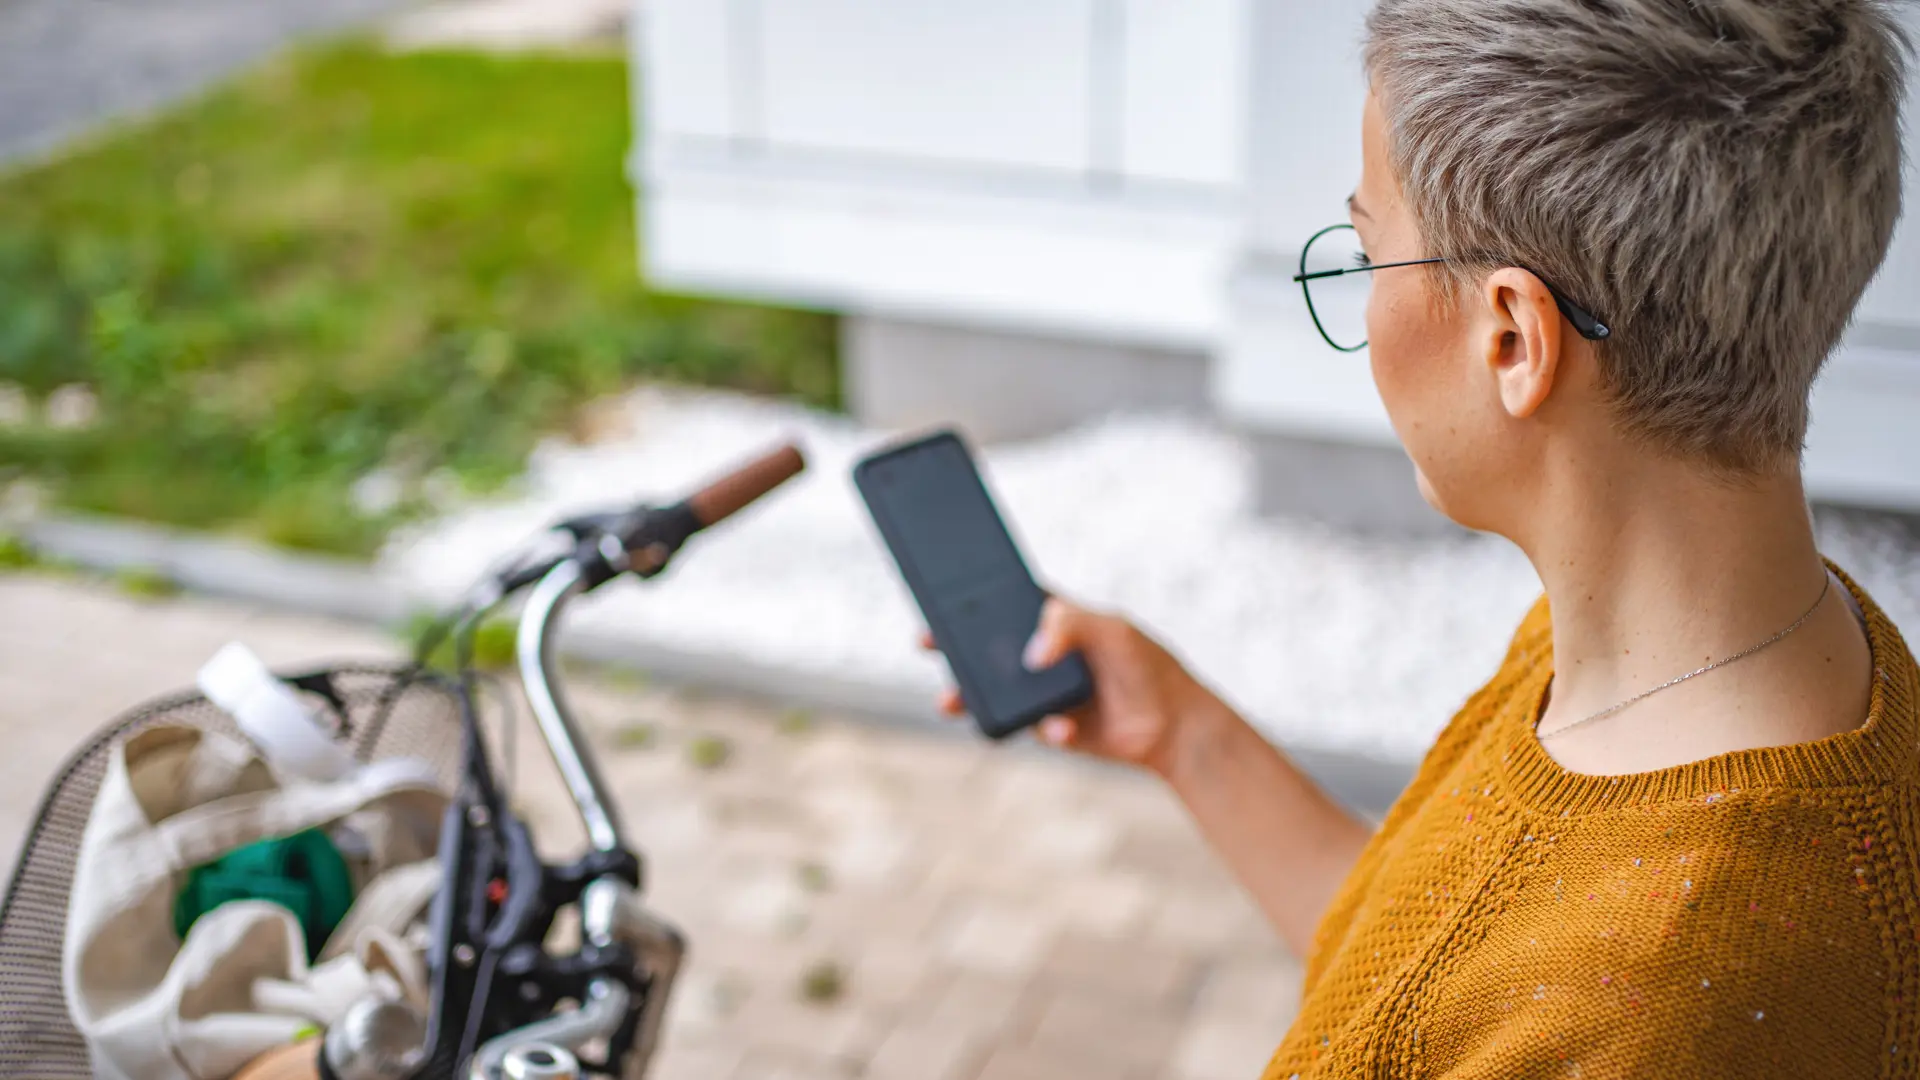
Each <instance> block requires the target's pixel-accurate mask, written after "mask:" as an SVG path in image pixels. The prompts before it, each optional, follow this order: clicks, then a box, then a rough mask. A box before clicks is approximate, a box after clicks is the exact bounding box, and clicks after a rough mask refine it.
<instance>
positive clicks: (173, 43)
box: [0, 0, 407, 164]
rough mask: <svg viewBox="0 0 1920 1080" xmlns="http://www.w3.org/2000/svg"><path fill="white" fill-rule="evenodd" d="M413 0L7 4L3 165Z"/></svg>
mask: <svg viewBox="0 0 1920 1080" xmlns="http://www.w3.org/2000/svg"><path fill="white" fill-rule="evenodd" d="M406 3H407V0H0V164H8V163H17V162H19V161H22V160H29V159H32V158H34V157H37V156H39V155H42V154H45V153H47V152H49V151H51V150H53V149H55V148H57V147H59V146H60V145H61V144H63V143H65V142H67V141H69V140H71V139H73V138H75V137H76V136H79V135H81V134H83V133H84V132H86V131H87V130H88V129H89V128H92V127H94V126H96V125H98V124H99V123H101V122H102V121H105V120H108V119H112V118H116V117H123V116H131V115H140V114H143V113H147V112H151V111H153V110H155V109H158V108H161V107H163V106H165V105H168V104H170V103H172V102H174V101H177V100H179V99H181V98H184V97H187V96H190V95H192V94H193V93H195V92H196V91H198V90H200V89H202V88H204V87H206V86H207V85H209V84H211V83H213V82H216V81H218V80H219V79H221V78H222V77H224V76H226V75H227V74H229V73H231V72H232V71H234V70H235V69H237V68H241V67H244V66H246V65H247V64H249V63H252V62H254V61H256V60H258V59H260V58H261V57H263V56H266V55H268V54H269V53H271V52H272V51H273V50H275V49H277V48H279V47H281V46H282V45H285V44H286V43H288V42H290V41H292V40H294V39H295V38H299V37H303V36H307V35H313V34H325V33H333V32H338V31H341V30H344V29H347V28H350V27H352V26H354V25H356V24H359V23H363V22H365V21H366V20H368V19H371V18H373V17H375V16H378V15H381V14H384V13H386V12H389V11H393V10H396V9H398V8H400V7H403V6H405V4H406Z"/></svg>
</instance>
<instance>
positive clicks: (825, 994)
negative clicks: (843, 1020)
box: [800, 960, 847, 1005]
mask: <svg viewBox="0 0 1920 1080" xmlns="http://www.w3.org/2000/svg"><path fill="white" fill-rule="evenodd" d="M846 992H847V973H846V970H845V969H844V968H842V967H841V966H840V965H839V964H838V963H836V962H834V961H832V960H820V961H817V962H815V963H813V964H810V965H808V967H807V969H806V970H805V971H803V972H801V973H800V999H801V1000H802V1001H805V1002H807V1003H809V1004H813V1005H830V1004H832V1003H833V1002H835V1001H838V1000H840V998H841V996H842V995H843V994H845V993H846Z"/></svg>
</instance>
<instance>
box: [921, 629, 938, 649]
mask: <svg viewBox="0 0 1920 1080" xmlns="http://www.w3.org/2000/svg"><path fill="white" fill-rule="evenodd" d="M920 647H921V648H923V649H925V650H927V651H928V652H933V651H936V650H938V649H939V648H940V646H938V645H935V644H934V643H933V631H931V630H922V631H920Z"/></svg>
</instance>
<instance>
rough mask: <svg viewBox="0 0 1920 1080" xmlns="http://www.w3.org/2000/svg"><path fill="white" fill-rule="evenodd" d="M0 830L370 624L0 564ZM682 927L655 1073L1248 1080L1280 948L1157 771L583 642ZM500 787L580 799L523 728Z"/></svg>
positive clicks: (14, 835) (584, 676)
mask: <svg viewBox="0 0 1920 1080" xmlns="http://www.w3.org/2000/svg"><path fill="white" fill-rule="evenodd" d="M0 615H3V616H4V617H0V745H5V746H6V748H7V753H6V754H4V755H0V855H3V856H4V857H5V858H6V859H7V860H8V865H11V859H12V857H13V854H14V853H15V851H16V850H17V845H18V842H19V838H20V835H21V831H22V830H23V828H24V827H25V824H26V820H27V817H28V815H29V814H31V812H32V807H33V804H34V802H35V800H36V799H37V797H38V794H39V791H40V788H41V786H42V784H44V782H45V780H46V778H47V777H48V776H49V775H50V774H51V773H52V771H53V769H54V768H55V767H56V766H57V764H58V762H59V761H60V760H61V758H62V757H63V756H64V755H65V754H66V753H67V752H68V751H69V750H70V749H71V748H72V747H73V746H74V745H75V744H76V743H78V742H79V741H80V740H81V739H82V738H83V737H84V736H85V734H86V733H87V732H88V731H90V730H91V729H93V728H94V727H96V726H98V725H100V724H103V723H104V722H106V720H108V719H109V718H110V717H112V716H113V715H114V714H115V713H117V712H119V711H120V710H122V709H124V708H126V707H128V706H130V705H133V704H135V703H138V702H140V701H142V700H144V699H146V698H149V697H152V696H154V695H157V694H161V693H166V692H170V691H172V690H176V689H179V688H181V687H183V686H186V685H188V684H190V683H191V681H192V677H193V672H194V671H195V670H196V668H197V667H198V666H199V664H200V663H201V662H202V661H203V660H204V659H205V658H206V657H208V656H210V655H211V654H212V653H213V651H214V650H215V649H216V648H218V647H219V646H220V645H221V644H223V643H225V642H226V641H228V640H232V639H240V640H244V641H246V642H248V643H249V644H250V645H252V646H253V647H254V648H255V649H256V650H257V651H258V652H260V653H261V654H262V655H263V656H264V657H266V659H267V660H268V661H269V662H270V663H274V664H282V665H289V664H290V665H306V664H309V663H313V662H324V661H329V660H343V659H355V658H362V659H364V658H379V657H390V656H393V655H395V653H396V646H395V644H394V642H393V641H392V639H391V638H389V637H387V636H385V635H383V634H381V633H379V632H376V631H370V630H367V629H365V628H361V627H356V626H349V625H343V624H339V623H331V622H326V621H322V620H315V619H311V618H305V617H290V616H286V615H281V614H275V613H271V612H265V611H261V610H257V609H253V608H248V607H244V606H237V605H233V604H227V603H221V602H214V601H210V600H205V599H198V598H180V599H174V600H165V601H140V600H135V599H132V598H129V597H127V596H124V595H122V594H121V593H119V592H118V591H116V590H115V589H113V588H111V587H109V586H104V585H98V584H92V583H87V582H83V581H73V580H62V579H57V578H49V577H38V576H31V575H11V576H0ZM570 685H571V688H572V689H573V690H574V694H575V697H576V699H577V704H578V706H579V708H580V710H581V712H582V713H583V715H584V717H585V719H586V721H587V723H588V725H589V727H590V728H591V730H592V732H593V737H594V739H595V742H596V744H597V747H598V749H599V752H600V754H601V756H602V763H603V765H604V767H605V770H606V773H607V776H608V778H609V780H610V782H611V783H612V784H613V786H614V788H615V790H616V791H617V792H618V796H619V798H620V800H621V808H622V810H623V812H624V813H625V816H626V818H627V820H628V822H629V823H630V825H631V827H632V835H633V836H634V837H635V838H636V839H637V841H638V842H639V844H640V845H641V846H642V847H643V848H644V850H645V853H646V856H647V860H648V890H649V896H650V898H651V901H652V902H653V903H654V905H655V906H656V907H657V908H658V909H659V910H660V912H661V913H662V914H664V915H665V916H666V917H667V918H669V919H670V920H672V921H674V922H676V923H677V924H679V925H680V926H681V927H682V928H683V929H684V930H685V931H686V932H687V934H688V936H689V937H690V939H691V940H692V942H693V953H692V958H691V963H690V966H689V969H688V971H687V973H686V975H685V977H684V979H683V982H682V984H681V988H680V991H679V993H678V994H677V995H676V1001H675V1007H674V1009H673V1012H672V1015H671V1027H670V1034H669V1037H668V1039H669V1041H668V1044H667V1047H666V1049H665V1051H664V1053H663V1055H662V1057H661V1059H660V1061H659V1063H658V1067H657V1070H656V1075H657V1076H658V1077H660V1078H661V1080H812V1078H833V1077H868V1078H872V1080H893V1078H912V1080H1073V1078H1078V1077H1088V1078H1092V1077H1099V1078H1101V1080H1156V1078H1165V1080H1232V1078H1234V1077H1242V1078H1247V1080H1252V1078H1253V1077H1256V1076H1258V1075H1259V1072H1260V1069H1261V1066H1262V1065H1263V1064H1264V1063H1265V1059H1266V1055H1267V1053H1268V1052H1269V1051H1270V1050H1271V1048H1272V1047H1273V1046H1274V1045H1275V1044H1277V1043H1278V1041H1279V1039H1280V1036H1281V1034H1282V1033H1283V1032H1284V1031H1285V1029H1286V1026H1287V1022H1288V1020H1289V1018H1290V1016H1291V1015H1292V1012H1293V1009H1294V1005H1295V998H1296V995H1297V988H1298V982H1299V970H1298V968H1297V966H1296V965H1295V963H1294V961H1293V960H1292V959H1291V958H1290V957H1289V956H1288V955H1287V954H1286V953H1285V952H1284V951H1283V950H1282V949H1281V947H1280V946H1279V945H1278V943H1277V942H1276V941H1275V939H1274V937H1273V935H1272V934H1271V932H1270V931H1269V930H1268V929H1267V928H1266V926H1265V925H1264V924H1263V923H1262V922H1261V920H1260V919H1259V917H1258V915H1257V914H1256V913H1255V912H1254V910H1253V909H1252V908H1251V907H1250V906H1249V904H1248V903H1247V902H1246V901H1245V900H1244V899H1243V897H1242V896H1241V894H1240V892H1239V891H1238V889H1237V888H1236V887H1235V886H1234V885H1233V884H1232V882H1231V881H1230V880H1228V878H1227V876H1226V874H1225V872H1224V870H1223V869H1222V868H1221V867H1220V866H1219V864H1218V863H1217V862H1216V861H1215V860H1214V859H1213V858H1212V856H1211V855H1210V854H1209V853H1208V852H1207V851H1206V849H1205V848H1204V847H1203V846H1202V844H1201V842H1200V840H1199V838H1198V837H1197V835H1196V834H1195V833H1194V831H1193V829H1192V827H1191V826H1190V825H1189V824H1188V822H1187V820H1186V818H1185V817H1184V816H1183V814H1182V812H1181V810H1180V809H1179V807H1178V806H1177V805H1176V804H1175V803H1174V802H1173V801H1172V800H1171V798H1170V797H1169V796H1168V795H1167V794H1166V793H1165V792H1164V791H1163V790H1161V789H1160V788H1159V787H1158V786H1157V785H1155V784H1154V783H1152V782H1150V781H1148V780H1146V779H1144V778H1140V777H1135V776H1132V775H1129V774H1124V773H1121V772H1118V771H1115V770H1110V769H1105V768H1099V767H1092V766H1088V765H1086V764H1084V763H1081V762H1076V761H1072V760H1068V759H1065V758H1060V757H1056V756H1053V755H1050V754H1047V753H1044V752H1041V751H1038V750H1034V749H1026V750H1010V749H1006V748H994V747H988V746H985V745H982V744H980V743H978V742H976V741H974V740H972V739H971V738H967V737H964V736H960V735H952V736H948V735H939V734H930V733H926V732H920V731H914V730H910V729H905V728H900V729H896V728H891V727H886V726H876V725H873V724H863V723H857V722H853V721H846V720H841V719H837V718H833V717H824V716H822V717H816V716H807V715H801V714H793V713H784V712H782V711H781V710H780V709H778V708H774V707H770V706H767V705H763V704H756V703H749V702H742V701H737V700H731V699H724V698H718V697H711V696H705V695H700V694H695V693H690V692H687V691H683V690H673V689H668V688H662V687H658V686H651V685H648V684H646V683H645V682H644V681H643V680H640V679H638V678H635V677H632V676H623V675H621V674H620V673H617V672H607V671H593V672H583V673H581V674H580V677H578V678H576V679H575V680H574V681H573V682H572V683H571V684H570ZM518 741H519V749H520V753H519V754H518V755H517V757H518V768H517V771H518V773H519V774H520V776H519V780H518V786H517V789H516V790H517V796H516V797H517V799H518V800H519V802H520V803H521V804H522V806H523V807H524V809H525V811H526V812H527V814H528V816H529V817H530V819H531V820H532V821H533V822H534V825H535V828H536V831H537V832H538V833H539V834H540V836H541V837H542V841H543V846H548V847H551V848H554V849H556V850H557V849H560V848H564V847H566V846H569V845H571V844H572V843H574V842H576V838H577V835H578V832H577V829H578V826H577V824H576V823H575V822H573V821H572V820H571V819H570V817H569V814H570V809H569V806H568V804H567V803H566V802H565V801H564V796H563V795H562V793H561V789H560V788H559V786H558V782H557V780H556V779H555V778H554V777H553V775H552V770H551V766H550V765H549V764H548V763H547V762H546V761H545V758H544V751H543V750H541V749H540V748H539V745H538V743H537V741H536V740H535V738H534V736H533V735H532V733H531V730H530V729H527V730H522V731H521V732H520V734H519V740H518Z"/></svg>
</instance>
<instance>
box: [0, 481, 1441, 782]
mask: <svg viewBox="0 0 1920 1080" xmlns="http://www.w3.org/2000/svg"><path fill="white" fill-rule="evenodd" d="M14 528H15V531H17V532H18V533H19V535H20V536H21V537H22V538H24V539H25V540H26V541H27V542H28V543H30V544H32V545H33V547H34V548H35V549H36V550H38V551H40V552H43V553H45V554H47V555H49V556H52V557H54V558H58V559H64V560H67V561H70V562H74V563H78V564H79V565H81V566H84V567H87V568H89V569H93V570H103V571H109V572H111V571H119V570H127V569H142V570H152V571H156V572H159V573H161V574H164V575H166V576H167V577H168V578H170V579H171V580H173V581H175V582H177V583H178V584H180V585H181V586H182V587H183V588H186V589H188V590H190V591H193V592H196V593H204V594H207V595H211V596H222V597H228V598H231V599H235V600H244V601H248V602H251V603H257V604H261V605H264V606H267V607H272V608H279V609H283V610H288V611H294V612H299V613H303V614H311V615H321V616H326V617H329V618H335V619H342V620H346V621H350V622H360V623H372V624H376V625H381V626H397V625H399V624H400V623H401V622H403V621H404V620H405V619H406V618H407V617H408V616H410V615H412V614H414V613H415V612H417V611H419V610H421V609H422V608H423V607H425V606H426V604H425V602H424V601H423V600H421V599H420V598H419V597H418V596H417V595H415V594H414V593H413V592H412V591H411V590H409V589H408V588H407V587H406V585H405V583H404V582H399V581H395V580H393V579H392V578H391V577H390V576H389V575H384V574H382V573H380V572H379V571H378V570H375V569H374V568H372V567H369V566H367V565H365V564H361V563H356V562H352V561H349V560H345V559H337V558H329V557H326V556H320V555H307V554H295V553H291V552H287V551H282V550H280V549H277V548H273V547H270V546H268V545H265V544H260V543H256V542H252V541H246V540H235V539H229V538H225V537H216V536H208V535H205V534H200V533H194V532H189V531H185V530H179V529H170V528H165V527H162V526H158V525H150V524H146V523H141V522H131V521H126V520H118V519H108V518H99V517H83V516H77V515H65V514H57V515H49V514H43V515H38V516H35V517H32V518H29V519H27V520H25V521H23V522H19V523H17V524H16V525H15V526H14ZM563 648H564V650H565V651H566V653H567V654H568V655H570V656H573V657H576V658H578V659H581V660H588V661H595V662H600V663H607V664H613V665H617V666H621V667H627V668H632V669H636V670H639V671H643V672H646V673H648V674H649V675H653V676H655V677H658V678H660V679H661V680H663V681H665V682H669V683H676V684H681V685H687V686H699V687H709V688H712V689H716V690H723V691H727V692H730V693H739V694H744V695H747V696H749V697H754V698H760V699H764V700H767V701H773V702H779V703H783V704H786V705H790V706H799V707H805V708H814V709H820V710H822V711H830V712H833V713H837V714H844V715H851V716H853V717H855V718H858V719H862V720H866V721H871V722H876V723H884V724H891V725H896V726H897V725H901V724H906V725H909V726H912V727H914V728H919V729H932V730H947V731H952V730H955V729H954V728H953V727H952V726H950V725H947V724H944V723H942V722H941V721H940V720H939V719H938V718H937V717H936V716H935V715H934V713H933V710H932V708H931V707H930V704H929V703H928V702H927V701H925V700H924V699H923V697H922V695H920V694H919V693H917V692H913V691H908V690H904V689H902V688H898V687H891V686H887V685H885V684H880V683H873V682H867V681H862V680H858V679H845V678H838V677H835V676H831V675H824V674H820V673H817V672H806V671H794V670H791V669H788V668H782V667H777V666H775V665H770V664H761V663H756V662H753V661H749V660H743V659H741V658H739V657H734V656H725V655H719V654H715V653H709V652H701V651H696V650H689V649H675V648H672V647H670V646H662V645H660V644H659V643H657V642H651V641H640V640H636V639H634V638H631V637H627V636H625V635H622V634H619V633H618V632H614V631H608V630H605V629H600V628H593V627H581V628H579V629H577V630H574V631H571V632H569V634H568V635H567V636H566V638H565V639H564V643H563ZM1289 755H1290V756H1291V757H1292V758H1293V759H1294V761H1295V762H1296V763H1297V764H1299V765H1300V766H1301V767H1302V768H1303V769H1305V770H1306V771H1307V772H1309V773H1311V774H1312V775H1313V776H1314V777H1315V778H1316V779H1318V780H1319V781H1320V782H1321V783H1322V784H1324V785H1325V786H1326V787H1327V789H1328V790H1329V791H1331V792H1332V793H1333V794H1334V795H1335V796H1336V797H1338V798H1339V799H1340V800H1341V801H1342V802H1345V803H1346V804H1347V805H1349V806H1351V807H1353V808H1355V809H1356V810H1359V811H1361V812H1363V813H1366V814H1368V815H1369V816H1372V817H1378V816H1379V815H1380V814H1381V813H1382V812H1384V811H1385V809H1386V807H1387V806H1388V805H1389V804H1390V803H1391V801H1392V799H1393V796H1394V795H1395V794H1397V793H1398V792H1399V790H1400V788H1401V786H1402V785H1404V784H1405V782H1406V780H1407V778H1408V777H1409V776H1411V775H1412V771H1413V764H1412V763H1410V762H1399V761H1392V760H1386V759H1380V758H1374V757H1369V756H1366V755H1361V754H1350V753H1339V752H1330V751H1322V750H1313V749H1306V748H1296V749H1293V750H1290V751H1289Z"/></svg>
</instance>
